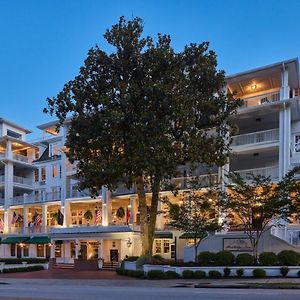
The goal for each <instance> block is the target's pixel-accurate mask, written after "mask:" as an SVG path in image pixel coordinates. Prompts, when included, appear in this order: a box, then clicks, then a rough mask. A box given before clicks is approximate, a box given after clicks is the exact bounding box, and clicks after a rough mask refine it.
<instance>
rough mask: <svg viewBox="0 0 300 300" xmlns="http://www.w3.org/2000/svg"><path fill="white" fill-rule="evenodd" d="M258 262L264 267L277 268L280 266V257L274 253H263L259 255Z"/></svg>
mask: <svg viewBox="0 0 300 300" xmlns="http://www.w3.org/2000/svg"><path fill="white" fill-rule="evenodd" d="M258 260H259V263H260V264H261V265H262V266H276V265H277V264H278V257H277V255H276V254H275V253H274V252H263V253H261V254H260V255H259V258H258Z"/></svg>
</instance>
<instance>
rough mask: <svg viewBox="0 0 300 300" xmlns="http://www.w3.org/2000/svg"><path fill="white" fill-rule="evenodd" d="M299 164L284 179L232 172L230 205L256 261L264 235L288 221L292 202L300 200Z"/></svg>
mask: <svg viewBox="0 0 300 300" xmlns="http://www.w3.org/2000/svg"><path fill="white" fill-rule="evenodd" d="M297 170H298V168H297V169H296V168H295V169H293V170H292V171H290V172H289V173H288V174H287V175H286V176H285V177H284V178H283V179H282V180H281V181H280V182H278V183H276V184H275V183H274V182H272V180H271V178H270V177H265V176H261V175H257V176H256V175H253V174H248V179H249V180H247V181H246V180H245V179H243V178H242V177H241V176H240V175H239V174H237V173H231V174H229V178H230V180H231V182H232V186H231V187H229V188H228V190H227V193H226V194H227V195H226V198H227V207H228V209H229V213H230V215H231V216H232V217H233V219H234V222H235V224H236V225H237V226H238V227H240V228H241V229H243V230H244V231H245V233H246V234H247V236H248V238H249V240H250V243H251V246H252V249H253V255H254V258H255V262H257V257H258V245H259V242H260V239H261V237H262V235H263V233H265V232H266V231H267V230H269V229H270V228H271V227H273V226H279V225H280V222H282V220H286V221H288V219H289V216H290V215H291V214H292V213H293V209H292V203H298V202H299V200H300V197H299V191H300V184H299V182H298V181H297V180H296V179H295V178H294V175H295V172H297Z"/></svg>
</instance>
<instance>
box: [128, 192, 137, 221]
mask: <svg viewBox="0 0 300 300" xmlns="http://www.w3.org/2000/svg"><path fill="white" fill-rule="evenodd" d="M129 201H130V202H129V203H130V220H129V223H130V224H134V223H136V211H137V200H136V199H135V197H130V200H129Z"/></svg>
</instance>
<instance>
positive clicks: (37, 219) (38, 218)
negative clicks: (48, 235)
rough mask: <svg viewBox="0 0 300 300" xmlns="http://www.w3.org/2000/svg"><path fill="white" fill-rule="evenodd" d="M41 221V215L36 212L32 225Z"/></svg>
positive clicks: (36, 224)
mask: <svg viewBox="0 0 300 300" xmlns="http://www.w3.org/2000/svg"><path fill="white" fill-rule="evenodd" d="M41 222H42V218H41V215H39V214H37V215H36V217H35V219H34V226H38V225H40V223H41Z"/></svg>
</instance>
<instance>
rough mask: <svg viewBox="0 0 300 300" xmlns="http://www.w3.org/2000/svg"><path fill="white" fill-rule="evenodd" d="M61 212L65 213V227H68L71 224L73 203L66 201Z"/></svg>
mask: <svg viewBox="0 0 300 300" xmlns="http://www.w3.org/2000/svg"><path fill="white" fill-rule="evenodd" d="M61 212H62V213H63V215H64V223H63V227H68V226H69V225H70V218H71V205H70V203H69V202H67V201H66V202H65V205H64V206H62V207H61Z"/></svg>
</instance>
